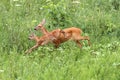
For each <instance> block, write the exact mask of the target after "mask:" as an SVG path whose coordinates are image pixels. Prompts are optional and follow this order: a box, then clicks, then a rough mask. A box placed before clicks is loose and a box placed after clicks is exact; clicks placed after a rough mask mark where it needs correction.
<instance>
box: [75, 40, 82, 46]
mask: <svg viewBox="0 0 120 80" xmlns="http://www.w3.org/2000/svg"><path fill="white" fill-rule="evenodd" d="M75 42H76V44H77V45H78V46H79V47H80V48H82V44H81V43H80V42H79V40H77V41H75Z"/></svg>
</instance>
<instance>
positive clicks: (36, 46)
mask: <svg viewBox="0 0 120 80" xmlns="http://www.w3.org/2000/svg"><path fill="white" fill-rule="evenodd" d="M38 46H39V45H35V46H33V47H32V48H30V49H29V50H27V51H26V52H25V53H31V52H32V50H33V49H35V48H38Z"/></svg>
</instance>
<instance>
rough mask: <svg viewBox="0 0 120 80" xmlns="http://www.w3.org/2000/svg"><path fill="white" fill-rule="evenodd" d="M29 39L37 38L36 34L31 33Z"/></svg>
mask: <svg viewBox="0 0 120 80" xmlns="http://www.w3.org/2000/svg"><path fill="white" fill-rule="evenodd" d="M28 39H29V40H35V39H36V35H35V34H34V33H32V34H30V36H29V37H28Z"/></svg>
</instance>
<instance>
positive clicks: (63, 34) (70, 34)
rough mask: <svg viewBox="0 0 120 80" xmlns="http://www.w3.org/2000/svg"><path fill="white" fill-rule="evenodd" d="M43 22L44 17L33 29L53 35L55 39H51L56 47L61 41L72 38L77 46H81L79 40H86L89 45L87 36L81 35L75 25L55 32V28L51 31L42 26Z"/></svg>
mask: <svg viewBox="0 0 120 80" xmlns="http://www.w3.org/2000/svg"><path fill="white" fill-rule="evenodd" d="M44 24H45V19H44V20H43V21H42V25H41V23H40V24H39V25H38V26H36V27H35V28H34V30H39V29H40V30H41V31H42V33H43V34H44V33H45V34H48V33H51V34H52V35H54V37H55V38H56V39H53V40H52V42H53V43H54V44H55V47H56V48H57V47H58V46H59V45H60V44H61V43H63V42H65V41H68V40H73V41H74V42H75V43H77V44H78V46H79V47H80V48H81V47H82V44H81V43H80V40H88V45H90V39H89V37H88V36H82V30H81V29H79V28H76V27H70V28H66V29H63V30H62V31H60V32H57V29H56V30H53V31H51V32H48V31H47V30H46V29H45V27H44V26H43V25H44ZM57 33H59V34H60V35H59V36H56V34H57Z"/></svg>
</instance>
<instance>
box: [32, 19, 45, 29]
mask: <svg viewBox="0 0 120 80" xmlns="http://www.w3.org/2000/svg"><path fill="white" fill-rule="evenodd" d="M44 24H45V19H43V20H42V22H41V23H40V24H39V25H38V26H36V27H35V28H34V30H39V29H40V28H42V27H43V25H44Z"/></svg>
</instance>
